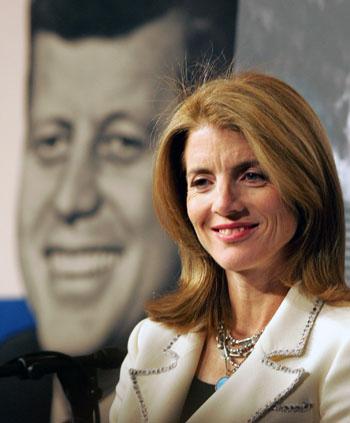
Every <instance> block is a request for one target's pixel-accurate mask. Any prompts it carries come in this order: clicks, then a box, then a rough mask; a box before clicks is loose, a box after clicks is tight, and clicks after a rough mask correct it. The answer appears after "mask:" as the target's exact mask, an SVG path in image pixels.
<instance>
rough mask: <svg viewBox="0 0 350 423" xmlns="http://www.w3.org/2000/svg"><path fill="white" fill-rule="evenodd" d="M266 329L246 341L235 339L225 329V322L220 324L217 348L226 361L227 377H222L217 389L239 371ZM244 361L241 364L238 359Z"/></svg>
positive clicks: (245, 339) (217, 383) (216, 386)
mask: <svg viewBox="0 0 350 423" xmlns="http://www.w3.org/2000/svg"><path fill="white" fill-rule="evenodd" d="M263 331H264V329H262V330H261V331H260V332H258V333H256V334H255V335H253V336H249V337H248V338H244V339H236V338H234V337H233V336H232V335H231V333H230V331H229V330H228V329H225V326H224V324H223V322H220V323H219V326H218V334H217V336H216V342H217V344H216V346H217V348H218V350H219V351H220V352H221V355H222V356H223V358H224V360H225V367H226V375H225V376H223V377H221V378H220V379H219V380H218V381H217V382H216V384H215V389H216V390H218V389H219V388H221V387H222V385H223V384H224V383H225V382H227V380H228V379H229V378H230V376H231V375H232V374H233V373H235V372H236V371H237V369H238V368H239V367H240V365H241V364H242V363H243V361H244V360H245V359H246V358H247V357H248V356H249V354H250V353H251V352H252V351H253V349H254V347H255V344H256V343H257V342H258V340H259V338H260V336H261V334H262V333H263ZM237 358H238V359H243V360H242V361H241V362H238V363H237V361H236V359H237Z"/></svg>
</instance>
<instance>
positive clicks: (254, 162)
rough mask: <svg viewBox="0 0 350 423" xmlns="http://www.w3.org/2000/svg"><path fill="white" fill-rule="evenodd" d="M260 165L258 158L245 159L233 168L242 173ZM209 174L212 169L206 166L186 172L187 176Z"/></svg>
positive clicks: (236, 172)
mask: <svg viewBox="0 0 350 423" xmlns="http://www.w3.org/2000/svg"><path fill="white" fill-rule="evenodd" d="M255 166H260V163H259V162H258V161H257V160H245V161H244V162H241V163H238V164H237V165H236V166H234V167H233V168H232V171H233V173H234V174H240V173H241V172H243V171H245V170H247V169H249V168H250V167H255ZM201 173H204V174H208V173H211V171H210V170H209V169H208V168H205V167H195V168H193V169H191V170H190V171H189V172H186V177H189V176H192V175H198V174H201Z"/></svg>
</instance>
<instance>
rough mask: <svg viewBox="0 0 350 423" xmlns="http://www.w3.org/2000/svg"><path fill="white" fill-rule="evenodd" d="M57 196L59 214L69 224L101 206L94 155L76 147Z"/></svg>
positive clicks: (90, 214) (90, 213) (57, 213)
mask: <svg viewBox="0 0 350 423" xmlns="http://www.w3.org/2000/svg"><path fill="white" fill-rule="evenodd" d="M63 171H64V172H65V173H64V175H62V179H61V181H60V182H59V187H58V190H57V191H56V193H55V198H54V199H53V201H54V207H55V211H56V215H57V216H58V218H59V219H60V220H62V221H64V222H65V223H67V224H74V223H75V222H76V221H77V220H79V219H82V218H86V217H89V216H92V215H94V214H95V213H96V212H97V211H98V209H99V208H100V206H101V204H102V198H101V196H100V194H99V192H98V187H97V179H96V166H95V163H94V158H93V153H92V152H91V151H84V149H81V148H77V149H75V151H74V148H73V149H72V151H71V155H70V157H69V158H68V160H67V165H66V167H65V169H63Z"/></svg>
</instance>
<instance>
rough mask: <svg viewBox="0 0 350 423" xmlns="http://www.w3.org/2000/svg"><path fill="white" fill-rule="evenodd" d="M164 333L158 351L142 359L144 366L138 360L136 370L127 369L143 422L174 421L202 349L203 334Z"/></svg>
mask: <svg viewBox="0 0 350 423" xmlns="http://www.w3.org/2000/svg"><path fill="white" fill-rule="evenodd" d="M167 334H168V336H167V338H168V339H167V342H166V343H164V340H162V342H163V347H162V348H159V349H158V348H157V349H156V350H153V351H152V352H150V354H147V356H145V357H144V360H143V361H144V363H142V361H140V362H139V363H138V364H139V365H138V367H137V368H136V369H130V370H129V374H130V377H131V379H132V383H133V388H134V391H135V393H136V396H137V398H138V402H139V407H140V409H141V414H142V417H143V420H144V421H150V422H154V421H157V422H174V421H176V420H178V415H179V413H181V410H182V407H183V404H184V401H185V399H186V395H187V392H188V389H189V387H190V385H191V382H192V379H193V377H194V375H195V372H196V369H197V365H198V362H199V358H200V355H201V352H202V349H203V344H204V340H205V336H204V334H199V333H189V334H187V335H182V336H177V335H175V333H171V332H170V331H167ZM169 334H170V335H171V336H169ZM157 341H159V340H157ZM157 341H156V343H157V344H158V342H157ZM164 346H165V347H164ZM155 347H156V346H155ZM129 421H131V420H129ZM137 421H139V420H137Z"/></svg>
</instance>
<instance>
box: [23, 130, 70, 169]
mask: <svg viewBox="0 0 350 423" xmlns="http://www.w3.org/2000/svg"><path fill="white" fill-rule="evenodd" d="M31 149H32V151H33V152H34V154H35V155H36V157H37V158H38V159H39V160H40V161H41V162H42V163H43V164H44V165H48V166H50V165H55V164H57V163H60V162H62V161H65V160H66V159H67V155H68V151H69V139H68V137H67V134H66V133H64V132H61V133H60V132H57V133H52V134H47V135H45V136H42V137H38V138H36V139H34V140H33V141H32V143H31Z"/></svg>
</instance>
